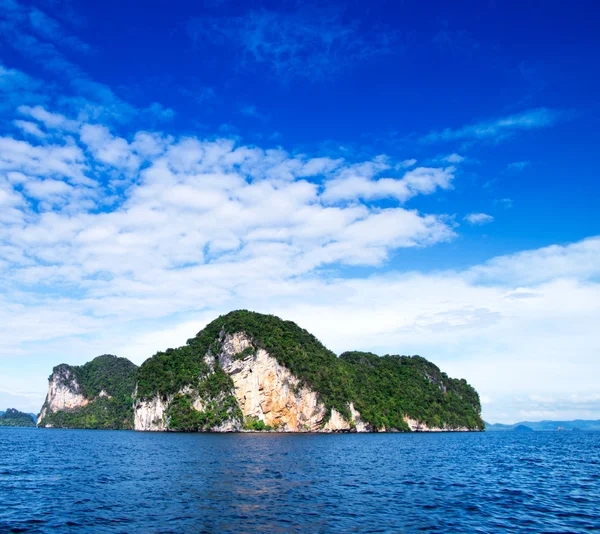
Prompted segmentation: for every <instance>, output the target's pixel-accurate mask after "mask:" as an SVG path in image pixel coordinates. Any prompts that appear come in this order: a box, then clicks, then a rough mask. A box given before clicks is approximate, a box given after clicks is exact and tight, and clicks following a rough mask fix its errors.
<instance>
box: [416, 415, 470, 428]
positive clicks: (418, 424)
mask: <svg viewBox="0 0 600 534" xmlns="http://www.w3.org/2000/svg"><path fill="white" fill-rule="evenodd" d="M404 420H405V421H406V424H407V425H408V427H409V428H410V430H411V431H412V432H469V431H470V429H469V428H467V427H464V426H459V427H449V426H445V427H443V428H439V427H429V426H427V425H426V424H425V423H422V422H421V421H417V420H416V419H411V418H410V417H405V418H404Z"/></svg>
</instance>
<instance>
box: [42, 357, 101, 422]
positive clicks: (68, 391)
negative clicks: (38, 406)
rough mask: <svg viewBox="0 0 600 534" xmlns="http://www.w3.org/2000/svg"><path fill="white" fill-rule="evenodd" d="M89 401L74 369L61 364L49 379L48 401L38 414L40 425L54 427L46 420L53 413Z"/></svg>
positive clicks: (80, 406)
mask: <svg viewBox="0 0 600 534" xmlns="http://www.w3.org/2000/svg"><path fill="white" fill-rule="evenodd" d="M89 403H90V399H88V398H86V397H85V396H84V395H83V393H82V392H81V385H80V384H79V382H78V380H77V377H76V376H75V374H74V373H73V371H72V370H71V369H70V368H69V366H67V365H59V366H57V367H55V368H54V371H53V372H52V375H51V376H50V379H49V384H48V394H47V395H46V401H45V402H44V405H43V406H42V410H41V412H40V414H39V416H38V421H39V422H40V426H45V427H48V428H50V427H52V423H47V422H44V420H45V419H46V417H47V416H48V415H50V414H51V413H54V412H60V411H65V410H66V411H70V410H75V409H77V408H83V407H84V406H87V405H88V404H89Z"/></svg>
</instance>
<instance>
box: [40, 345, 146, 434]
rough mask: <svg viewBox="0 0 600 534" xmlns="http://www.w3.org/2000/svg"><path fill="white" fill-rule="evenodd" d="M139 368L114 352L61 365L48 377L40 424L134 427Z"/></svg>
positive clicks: (45, 425) (69, 426) (53, 425)
mask: <svg viewBox="0 0 600 534" xmlns="http://www.w3.org/2000/svg"><path fill="white" fill-rule="evenodd" d="M136 370H137V366H136V365H134V364H133V363H131V362H130V361H129V360H127V359H125V358H117V357H116V356H112V355H103V356H98V357H97V358H95V359H93V360H92V361H91V362H88V363H86V364H85V365H83V366H74V365H67V364H61V365H57V366H56V367H54V369H53V370H52V374H51V375H50V377H49V378H48V393H47V395H46V401H45V402H44V405H43V406H42V409H41V411H40V414H39V416H38V426H41V427H46V428H51V427H65V428H115V429H116V428H133V408H132V403H133V400H132V391H133V387H134V384H135V374H136Z"/></svg>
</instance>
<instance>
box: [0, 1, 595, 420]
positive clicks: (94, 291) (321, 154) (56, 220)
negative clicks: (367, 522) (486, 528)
mask: <svg viewBox="0 0 600 534" xmlns="http://www.w3.org/2000/svg"><path fill="white" fill-rule="evenodd" d="M148 4H149V3H147V2H143V3H142V2H134V1H127V2H123V1H120V2H113V1H106V2H102V3H97V2H96V3H89V2H86V3H80V2H64V1H61V2H58V1H54V0H38V1H33V2H31V1H30V2H26V1H21V0H19V1H17V0H0V115H1V117H2V119H1V121H0V128H1V131H0V280H1V285H0V288H1V289H0V370H1V372H0V409H4V408H6V407H15V408H18V409H21V410H25V411H28V412H29V411H32V412H37V411H39V409H40V407H41V405H42V403H43V399H44V396H45V392H46V386H47V382H46V381H47V377H48V375H49V374H50V373H51V371H52V367H53V366H54V365H57V364H59V363H62V362H66V363H70V364H82V363H84V362H86V361H89V360H90V359H92V358H93V357H95V356H97V355H100V354H105V353H110V354H117V355H119V356H124V357H127V358H129V359H131V360H132V361H134V362H135V363H137V364H140V363H141V362H142V361H144V360H145V359H146V358H148V357H150V356H152V355H153V354H154V353H155V352H156V351H158V350H164V349H166V348H167V347H172V346H178V345H180V344H183V343H185V340H186V339H187V338H189V337H192V336H193V335H195V334H196V333H197V331H198V330H200V329H201V328H202V327H203V326H204V325H205V324H206V323H207V322H208V321H210V320H212V319H214V318H216V317H217V316H218V315H219V314H221V313H225V312H227V311H230V310H232V309H239V308H248V309H252V310H255V311H259V312H263V313H274V314H277V315H279V316H281V317H283V318H286V319H291V320H294V321H296V322H297V323H298V324H300V325H301V326H302V327H304V328H306V329H308V330H309V331H311V332H312V333H314V334H315V335H316V336H317V337H318V338H319V339H320V340H321V341H323V342H324V343H325V344H326V345H327V346H328V347H329V348H331V349H332V350H334V351H336V352H338V353H340V352H343V351H345V350H370V351H373V352H377V353H379V354H386V353H389V354H420V355H421V356H424V357H426V358H428V359H429V360H431V361H433V362H435V363H436V364H437V365H439V366H440V367H441V368H442V370H444V371H446V372H447V373H448V374H449V375H451V376H456V377H463V378H466V379H467V380H468V381H469V382H470V383H471V384H473V385H474V386H475V387H476V388H477V390H478V391H479V393H480V395H481V398H482V402H483V416H484V419H486V420H487V421H490V422H515V421H519V420H527V419H529V420H540V419H574V418H582V419H599V418H600V385H599V382H598V379H597V377H598V376H600V332H599V330H598V327H597V325H598V324H600V216H599V215H598V198H599V197H600V185H599V181H598V171H597V162H596V158H597V152H598V141H599V139H598V131H599V126H600V124H599V122H600V121H599V119H600V113H599V111H600V107H599V102H598V95H599V94H600V83H599V82H600V74H599V72H600V71H599V69H598V57H600V39H598V37H597V27H598V23H599V22H600V8H599V7H598V6H597V4H596V3H595V2H591V1H581V2H573V3H566V2H560V1H553V0H552V1H544V2H541V1H540V2H534V1H529V2H516V1H515V2H509V1H506V2H504V1H489V2H479V1H477V2H475V1H473V2H470V1H459V2H452V3H448V2H428V3H424V2H411V1H405V2H369V3H368V4H366V3H364V2H340V3H339V4H335V3H328V5H327V7H323V6H321V5H320V4H321V3H311V2H251V3H248V4H244V3H241V2H233V1H227V0H210V1H205V2H183V1H179V0H173V1H170V2H162V1H158V2H153V3H151V4H149V5H148Z"/></svg>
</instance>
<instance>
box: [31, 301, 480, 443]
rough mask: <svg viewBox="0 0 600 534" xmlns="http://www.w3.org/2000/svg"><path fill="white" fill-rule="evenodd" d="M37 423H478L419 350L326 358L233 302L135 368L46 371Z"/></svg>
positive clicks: (206, 427) (99, 363)
mask: <svg viewBox="0 0 600 534" xmlns="http://www.w3.org/2000/svg"><path fill="white" fill-rule="evenodd" d="M38 426H41V427H46V428H49V427H60V428H104V429H135V430H139V431H180V432H181V431H183V432H207V431H208V432H240V431H279V432H411V431H429V432H444V431H481V430H484V423H483V420H482V419H481V404H480V401H479V395H478V394H477V392H476V391H475V389H474V388H473V387H472V386H470V385H469V384H468V383H467V382H466V380H464V379H455V378H450V377H448V375H446V373H444V372H442V371H441V370H440V369H439V368H438V367H437V366H436V365H434V364H433V363H431V362H429V361H428V360H426V359H425V358H422V357H420V356H397V355H385V356H377V355H375V354H372V353H368V352H359V351H352V352H345V353H343V354H341V355H340V356H337V355H336V354H334V353H333V352H332V351H330V350H328V349H327V348H326V347H325V346H324V345H323V344H322V343H320V342H319V341H318V339H317V338H316V337H315V336H313V335H312V334H310V333H309V332H307V331H306V330H304V329H302V328H300V327H299V326H298V325H296V324H295V323H293V322H291V321H284V320H282V319H280V318H278V317H275V316H273V315H264V314H260V313H256V312H251V311H247V310H238V311H233V312H231V313H228V314H227V315H223V316H221V317H219V318H218V319H216V320H215V321H213V322H211V323H209V324H208V325H207V326H206V327H205V328H204V329H203V330H202V331H201V332H199V333H198V335H196V336H195V337H193V338H191V339H189V340H188V342H187V344H186V345H185V346H183V347H179V348H176V349H167V350H166V351H164V352H158V353H156V354H155V355H154V356H152V357H151V358H149V359H148V360H146V361H145V362H144V363H143V364H142V365H141V366H140V367H138V366H136V365H135V364H133V363H132V362H130V361H129V360H127V359H126V358H119V357H116V356H113V355H103V356H99V357H97V358H95V359H94V360H92V361H90V362H88V363H87V364H85V365H82V366H72V365H67V364H61V365H58V366H56V367H55V368H54V369H53V372H52V374H51V375H50V377H49V387H48V394H47V396H46V401H45V402H44V405H43V407H42V409H41V412H40V415H39V417H38Z"/></svg>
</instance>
